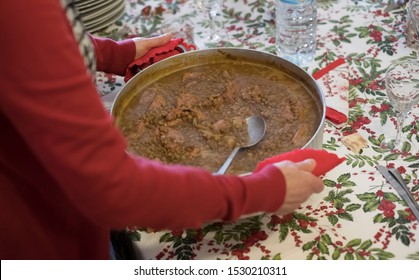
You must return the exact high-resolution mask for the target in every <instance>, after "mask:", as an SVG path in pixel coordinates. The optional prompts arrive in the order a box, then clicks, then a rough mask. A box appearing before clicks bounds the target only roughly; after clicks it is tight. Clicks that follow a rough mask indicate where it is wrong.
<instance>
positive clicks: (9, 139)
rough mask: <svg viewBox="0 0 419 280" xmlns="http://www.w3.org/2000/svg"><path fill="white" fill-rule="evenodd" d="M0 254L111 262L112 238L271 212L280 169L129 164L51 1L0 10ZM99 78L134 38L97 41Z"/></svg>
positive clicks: (121, 61)
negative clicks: (217, 172) (231, 170)
mask: <svg viewBox="0 0 419 280" xmlns="http://www.w3.org/2000/svg"><path fill="white" fill-rule="evenodd" d="M0 26H1V27H2V42H3V43H2V44H1V47H0V58H1V59H0V63H1V75H0V86H1V91H0V131H1V136H0V258H1V259H107V258H108V256H109V246H108V245H109V231H110V229H121V228H124V227H126V226H131V225H142V226H148V227H153V228H185V227H198V226H200V225H201V223H203V222H205V221H208V220H212V219H223V220H227V221H228V220H234V219H236V218H237V217H239V216H240V215H242V214H246V213H252V212H255V211H275V210H277V209H278V208H279V206H280V205H281V204H282V202H283V198H284V195H285V188H284V178H283V176H282V173H281V172H280V171H279V170H278V169H277V168H275V167H272V166H271V167H267V168H266V169H264V170H263V171H262V172H260V173H258V174H254V175H250V176H246V177H236V176H212V175H211V174H210V173H209V172H207V171H205V170H202V169H198V168H189V167H180V166H178V167H168V166H165V165H162V164H160V163H157V162H154V161H150V160H146V159H143V158H140V157H133V156H130V155H128V154H127V153H126V152H125V148H126V143H125V141H124V139H123V137H122V136H121V134H120V132H119V131H118V130H117V129H116V128H114V127H113V126H112V120H111V117H110V116H109V115H108V113H107V112H106V111H105V110H104V108H103V106H102V103H101V100H100V97H99V95H98V92H97V90H96V88H95V86H94V85H93V84H92V78H91V76H89V74H88V72H87V71H86V68H85V65H84V62H83V59H82V57H81V56H80V53H79V50H78V46H77V43H76V41H75V39H74V37H73V35H72V31H71V27H70V26H69V24H68V22H67V19H66V16H65V13H64V11H63V10H62V8H61V6H60V4H59V1H58V0H28V1H6V2H4V3H3V4H2V7H1V9H0ZM93 41H94V43H95V48H96V52H97V53H96V56H97V62H98V70H103V71H108V72H114V73H119V74H122V73H123V72H124V70H125V67H126V65H127V64H128V63H129V62H130V61H131V60H133V58H134V53H135V47H134V43H133V42H132V41H124V42H123V43H120V44H118V43H116V42H113V41H110V40H99V39H95V38H93Z"/></svg>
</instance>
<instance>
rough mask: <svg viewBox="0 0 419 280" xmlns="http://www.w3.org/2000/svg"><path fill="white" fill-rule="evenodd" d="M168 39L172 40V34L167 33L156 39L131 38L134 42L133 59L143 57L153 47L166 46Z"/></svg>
mask: <svg viewBox="0 0 419 280" xmlns="http://www.w3.org/2000/svg"><path fill="white" fill-rule="evenodd" d="M170 39H172V34H171V33H167V34H163V35H160V36H157V37H150V38H142V37H136V38H132V40H133V41H134V42H135V59H134V60H136V59H138V58H140V57H142V56H143V55H145V54H146V53H147V52H148V51H149V50H150V49H152V48H155V47H160V46H163V45H165V44H167V43H168V42H169V41H170Z"/></svg>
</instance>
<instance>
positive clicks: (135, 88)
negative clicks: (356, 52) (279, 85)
mask: <svg viewBox="0 0 419 280" xmlns="http://www.w3.org/2000/svg"><path fill="white" fill-rule="evenodd" d="M238 60H239V61H245V62H249V63H256V64H262V65H268V66H270V67H275V68H278V69H279V70H281V71H283V72H286V73H288V74H289V75H291V76H293V77H294V78H295V79H297V80H298V81H300V82H302V83H303V84H304V85H305V87H306V88H307V89H308V91H309V92H310V94H311V95H312V97H313V99H314V100H315V101H316V102H317V103H318V108H319V111H320V114H321V120H320V122H319V125H318V128H317V130H316V132H315V133H314V135H313V136H312V137H311V139H310V140H309V141H308V142H307V143H306V144H305V145H304V146H303V147H302V148H307V147H310V148H314V149H320V148H321V147H322V142H323V126H324V122H325V116H326V105H325V99H324V94H323V92H322V90H321V88H320V87H319V85H318V84H317V82H316V81H315V80H314V79H313V78H312V77H311V75H309V74H308V73H307V72H306V71H304V70H303V69H302V68H300V67H299V66H297V65H295V64H293V63H291V62H289V61H287V60H285V59H282V58H280V57H278V56H276V55H273V54H269V53H265V52H261V51H256V50H248V49H240V48H215V49H206V50H198V51H192V52H187V53H182V54H179V55H176V56H172V57H169V58H167V59H164V60H162V61H160V62H158V63H155V64H153V65H151V66H149V67H148V68H146V69H145V70H143V71H141V72H139V73H138V74H137V75H135V76H134V77H133V78H132V79H131V80H129V81H128V83H127V84H126V85H125V86H124V87H123V88H122V90H121V91H120V92H119V94H118V95H117V96H116V98H115V100H114V102H113V104H112V108H111V113H112V115H113V116H114V118H115V120H116V124H117V125H118V119H119V117H120V116H121V114H123V111H124V107H125V106H127V104H129V102H130V100H131V99H132V98H133V97H135V96H136V95H137V94H138V93H139V92H140V91H141V89H142V88H144V87H147V86H148V85H149V84H152V83H155V82H157V81H158V80H159V79H160V78H162V77H163V76H166V75H168V74H171V73H173V72H176V71H179V70H183V69H187V68H190V67H195V66H198V65H207V64H212V63H220V62H226V63H229V62H234V61H238Z"/></svg>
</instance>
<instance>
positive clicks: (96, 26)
mask: <svg viewBox="0 0 419 280" xmlns="http://www.w3.org/2000/svg"><path fill="white" fill-rule="evenodd" d="M123 4H125V2H123ZM124 12H125V5H121V7H120V8H118V9H117V10H115V13H110V15H109V17H107V18H105V19H102V20H101V21H95V22H93V23H89V24H85V27H86V29H87V30H88V31H89V32H96V31H98V30H101V29H103V28H106V27H108V26H109V25H111V24H112V23H114V22H115V21H117V20H118V19H119V18H120V17H121V16H122V15H123V14H124Z"/></svg>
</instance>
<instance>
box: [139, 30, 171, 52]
mask: <svg viewBox="0 0 419 280" xmlns="http://www.w3.org/2000/svg"><path fill="white" fill-rule="evenodd" d="M170 39H172V34H171V33H166V34H163V35H160V36H157V37H152V38H143V39H141V41H142V44H143V47H144V48H146V49H151V48H154V47H159V46H163V45H165V44H167V43H168V42H169V41H170Z"/></svg>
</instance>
